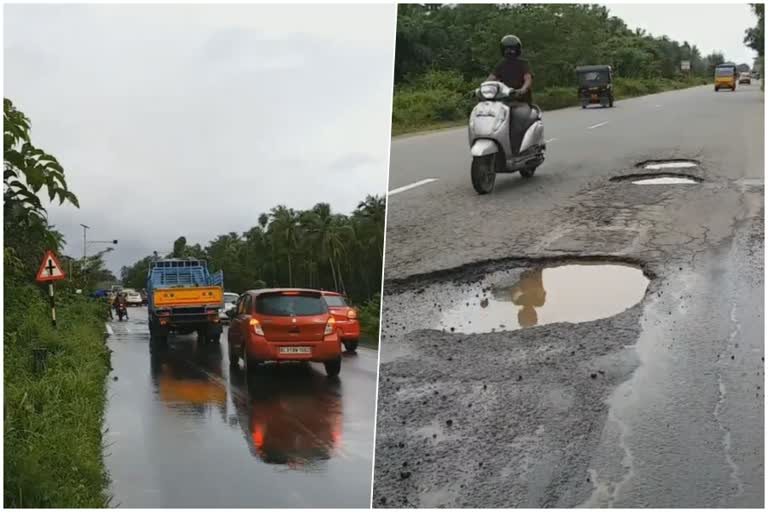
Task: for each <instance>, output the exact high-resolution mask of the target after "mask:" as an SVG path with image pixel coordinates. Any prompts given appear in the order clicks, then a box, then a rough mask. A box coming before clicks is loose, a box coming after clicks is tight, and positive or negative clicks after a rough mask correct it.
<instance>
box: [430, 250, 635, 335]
mask: <svg viewBox="0 0 768 512" xmlns="http://www.w3.org/2000/svg"><path fill="white" fill-rule="evenodd" d="M490 277H491V276H488V278H486V280H485V281H481V282H479V283H476V284H474V285H472V286H470V288H469V290H468V291H467V292H466V293H465V294H463V295H462V296H461V297H460V298H459V300H457V301H456V303H458V305H456V306H453V307H450V308H449V309H445V310H444V312H443V315H442V317H441V319H440V322H439V325H438V326H437V328H438V329H445V330H446V331H450V332H461V333H467V334H472V333H484V332H493V331H510V330H516V329H520V328H525V327H533V326H536V325H545V324H551V323H555V322H574V323H575V322H587V321H590V320H597V319H600V318H606V317H610V316H613V315H616V314H618V313H621V312H622V311H625V310H626V309H628V308H630V307H632V306H634V305H635V304H637V303H638V302H640V301H641V300H642V298H643V296H644V295H645V290H646V288H647V287H648V278H647V277H645V275H644V274H643V272H642V270H640V269H639V268H637V267H632V266H629V265H621V264H570V265H561V266H555V267H544V268H537V269H532V270H527V271H525V272H524V273H523V274H522V276H520V278H519V280H517V282H514V283H511V284H509V285H506V284H504V283H503V281H502V282H498V283H496V284H494V285H491V286H488V284H487V281H488V280H489V278H490Z"/></svg>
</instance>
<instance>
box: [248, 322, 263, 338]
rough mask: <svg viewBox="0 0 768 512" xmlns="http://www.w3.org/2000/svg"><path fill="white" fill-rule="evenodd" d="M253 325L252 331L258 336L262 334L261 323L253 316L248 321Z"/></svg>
mask: <svg viewBox="0 0 768 512" xmlns="http://www.w3.org/2000/svg"><path fill="white" fill-rule="evenodd" d="M249 323H250V324H251V325H252V326H253V332H255V333H256V334H258V335H259V336H264V330H263V329H262V328H261V324H260V323H259V321H258V320H256V319H255V318H251V321H250V322H249Z"/></svg>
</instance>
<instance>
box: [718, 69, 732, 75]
mask: <svg viewBox="0 0 768 512" xmlns="http://www.w3.org/2000/svg"><path fill="white" fill-rule="evenodd" d="M715 75H717V76H733V68H717V69H715Z"/></svg>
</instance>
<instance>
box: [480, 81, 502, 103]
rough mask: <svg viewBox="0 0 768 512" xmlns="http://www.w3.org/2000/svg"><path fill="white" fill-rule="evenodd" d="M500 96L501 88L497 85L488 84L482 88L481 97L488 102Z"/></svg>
mask: <svg viewBox="0 0 768 512" xmlns="http://www.w3.org/2000/svg"><path fill="white" fill-rule="evenodd" d="M497 94H499V86H498V85H496V84H486V85H481V86H480V96H482V97H483V98H485V99H486V100H492V99H494V98H495V97H496V95H497Z"/></svg>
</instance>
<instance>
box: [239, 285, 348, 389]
mask: <svg viewBox="0 0 768 512" xmlns="http://www.w3.org/2000/svg"><path fill="white" fill-rule="evenodd" d="M227 314H228V315H229V316H230V318H231V320H230V326H229V333H228V335H227V343H228V347H229V362H230V364H231V365H232V366H236V365H237V363H238V361H239V360H240V359H242V360H243V367H244V369H245V371H246V372H247V371H248V370H250V369H253V368H254V367H255V366H258V365H259V364H261V363H264V362H266V361H315V362H321V363H323V364H324V365H325V373H327V374H328V376H329V377H335V376H336V375H338V374H339V371H341V340H340V339H339V334H338V331H337V329H336V319H335V318H334V316H333V315H332V314H331V312H330V311H329V309H328V305H327V304H326V302H325V300H324V298H323V295H322V292H320V291H318V290H305V289H289V288H285V289H283V288H280V289H262V290H251V291H247V292H245V293H243V294H242V295H241V296H240V298H239V299H238V301H237V305H236V306H235V308H233V309H231V310H229V311H228V312H227Z"/></svg>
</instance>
